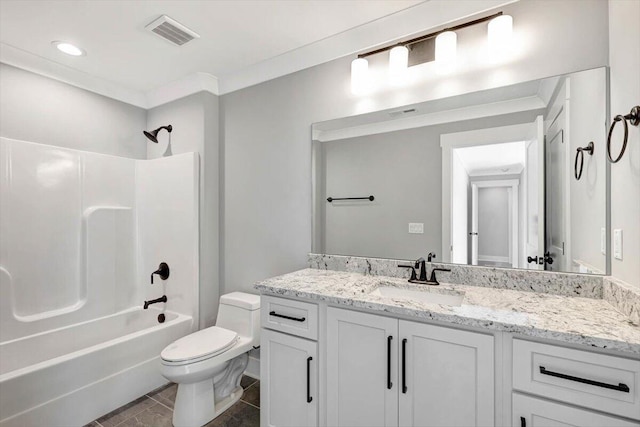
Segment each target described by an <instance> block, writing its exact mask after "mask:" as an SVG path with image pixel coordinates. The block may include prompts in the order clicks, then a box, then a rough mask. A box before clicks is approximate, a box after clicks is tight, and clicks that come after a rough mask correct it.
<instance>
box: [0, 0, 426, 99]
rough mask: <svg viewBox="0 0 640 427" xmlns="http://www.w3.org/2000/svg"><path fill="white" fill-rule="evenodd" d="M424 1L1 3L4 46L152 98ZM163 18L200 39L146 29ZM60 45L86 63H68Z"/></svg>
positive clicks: (70, 59)
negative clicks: (71, 46)
mask: <svg viewBox="0 0 640 427" xmlns="http://www.w3.org/2000/svg"><path fill="white" fill-rule="evenodd" d="M422 1H423V0H392V1H390V0H383V1H366V0H345V1H317V0H314V1H260V0H258V1H256V0H251V1H247V0H244V1H191V0H188V1H184V0H182V1H117V0H111V1H60V0H47V1H24V0H18V1H16V0H2V1H1V2H0V41H2V43H5V44H8V45H11V46H14V47H17V48H19V49H22V50H26V51H28V52H30V53H33V54H36V55H38V56H41V57H44V58H47V59H50V60H52V61H55V62H59V63H62V64H65V65H67V66H70V67H73V68H75V69H77V70H80V71H83V72H85V73H89V74H91V75H94V76H98V77H102V78H105V79H108V80H111V81H114V82H117V83H120V84H122V85H123V86H126V87H129V88H133V89H139V90H143V91H148V90H151V89H154V88H156V87H158V86H161V85H164V84H166V83H168V82H171V81H173V80H177V79H179V78H181V77H183V76H186V75H189V74H192V73H195V72H206V73H209V74H212V75H214V76H221V75H225V74H229V73H233V72H234V71H237V70H241V69H244V68H246V67H249V66H251V65H253V64H256V63H258V62H261V61H264V60H265V59H268V58H272V57H275V56H278V55H281V54H283V53H285V52H288V51H291V50H294V49H297V48H300V47H302V46H304V45H307V44H310V43H313V42H316V41H318V40H321V39H324V38H326V37H330V36H332V35H335V34H338V33H341V32H343V31H346V30H348V29H350V28H353V27H357V26H359V25H362V24H365V23H367V22H369V21H373V20H375V19H378V18H381V17H383V16H386V15H389V14H392V13H394V12H397V11H399V10H402V9H406V8H408V7H411V6H413V5H415V4H418V3H421V2H422ZM163 14H166V15H168V16H170V17H172V18H174V19H175V20H177V21H178V22H180V23H181V24H183V25H186V26H187V27H189V28H191V29H192V30H194V31H196V32H197V33H198V34H200V36H201V38H200V39H197V40H194V41H192V42H190V43H188V44H186V45H184V46H183V47H178V46H173V45H171V44H170V43H167V42H165V41H164V40H162V39H159V38H158V37H156V36H154V35H153V34H151V33H149V32H148V31H146V30H145V29H144V27H145V25H147V24H149V23H150V22H151V21H153V20H155V19H156V18H158V17H159V16H161V15H163ZM54 40H66V41H71V42H73V43H75V44H77V45H78V46H80V47H82V48H83V49H85V50H86V51H87V56H86V57H80V58H74V57H69V56H66V55H64V54H62V53H60V52H58V51H57V50H55V49H53V48H52V46H51V42H52V41H54Z"/></svg>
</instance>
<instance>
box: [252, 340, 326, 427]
mask: <svg viewBox="0 0 640 427" xmlns="http://www.w3.org/2000/svg"><path fill="white" fill-rule="evenodd" d="M260 344H261V349H260V355H261V357H260V372H261V382H260V396H261V399H262V405H260V424H261V425H262V426H263V427H266V426H269V427H272V426H273V427H286V426H291V427H307V426H317V425H318V392H317V390H318V386H317V385H318V381H317V377H318V344H317V343H316V342H315V341H309V340H306V339H304V338H298V337H292V336H290V335H286V334H283V333H280V332H274V331H270V330H268V329H262V331H261V337H260Z"/></svg>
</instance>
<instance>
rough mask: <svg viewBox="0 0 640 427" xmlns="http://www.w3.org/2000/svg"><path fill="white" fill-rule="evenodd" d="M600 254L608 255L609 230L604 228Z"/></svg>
mask: <svg viewBox="0 0 640 427" xmlns="http://www.w3.org/2000/svg"><path fill="white" fill-rule="evenodd" d="M600 253H601V254H602V255H606V254H607V230H606V229H605V228H604V227H602V228H601V229H600Z"/></svg>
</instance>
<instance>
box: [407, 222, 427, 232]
mask: <svg viewBox="0 0 640 427" xmlns="http://www.w3.org/2000/svg"><path fill="white" fill-rule="evenodd" d="M409 234H424V223H422V222H410V223H409Z"/></svg>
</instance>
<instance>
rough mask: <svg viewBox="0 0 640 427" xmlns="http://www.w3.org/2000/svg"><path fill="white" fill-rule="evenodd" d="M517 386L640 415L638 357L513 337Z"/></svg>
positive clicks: (535, 392) (568, 399)
mask: <svg viewBox="0 0 640 427" xmlns="http://www.w3.org/2000/svg"><path fill="white" fill-rule="evenodd" d="M513 388H514V389H515V390H521V391H526V392H529V393H532V394H537V395H541V396H544V397H547V398H550V399H554V400H559V401H563V402H568V403H572V404H575V405H579V406H584V407H588V408H592V409H595V410H599V411H603V412H608V413H611V414H615V415H620V416H624V417H629V418H632V419H640V394H639V393H638V389H639V388H640V360H631V359H625V358H622V357H615V356H607V355H603V354H596V353H591V352H588V351H581V350H574V349H569V348H564V347H557V346H553V345H547V344H540V343H534V342H530V341H524V340H519V339H514V340H513Z"/></svg>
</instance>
